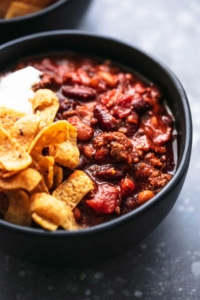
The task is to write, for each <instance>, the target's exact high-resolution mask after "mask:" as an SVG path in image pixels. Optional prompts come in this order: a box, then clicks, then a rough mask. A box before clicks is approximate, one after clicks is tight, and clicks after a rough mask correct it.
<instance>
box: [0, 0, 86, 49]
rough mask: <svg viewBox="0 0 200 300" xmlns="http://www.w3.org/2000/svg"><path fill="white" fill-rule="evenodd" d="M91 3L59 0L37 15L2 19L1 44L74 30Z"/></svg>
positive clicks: (0, 22)
mask: <svg viewBox="0 0 200 300" xmlns="http://www.w3.org/2000/svg"><path fill="white" fill-rule="evenodd" d="M90 2H91V0H58V1H56V2H55V3H54V4H52V5H50V6H48V7H46V8H44V9H42V10H40V11H38V12H36V13H32V14H29V15H25V16H22V17H18V18H14V19H8V20H5V19H1V18H0V44H2V43H5V42H7V41H9V40H12V39H16V38H18V37H21V36H24V35H28V34H32V33H36V32H43V31H48V30H56V29H70V28H74V27H75V26H76V25H77V24H78V22H80V20H81V18H82V17H83V15H84V13H85V11H86V10H87V8H88V6H89V4H90Z"/></svg>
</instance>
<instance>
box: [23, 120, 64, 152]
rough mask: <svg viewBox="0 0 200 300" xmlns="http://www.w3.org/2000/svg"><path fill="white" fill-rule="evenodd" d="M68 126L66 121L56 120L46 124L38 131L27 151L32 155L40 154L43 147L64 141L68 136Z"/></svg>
mask: <svg viewBox="0 0 200 300" xmlns="http://www.w3.org/2000/svg"><path fill="white" fill-rule="evenodd" d="M68 128H69V126H68V122H66V121H58V122H54V123H52V124H50V125H48V126H47V127H45V128H43V129H42V130H41V131H40V132H39V133H38V135H37V136H36V138H35V139H34V140H33V142H32V143H31V145H30V147H29V149H28V152H29V153H31V155H33V156H34V155H38V154H42V150H43V149H44V148H46V147H49V146H50V145H55V144H60V143H63V142H65V141H66V140H67V139H68V136H69V132H68V131H69V129H68Z"/></svg>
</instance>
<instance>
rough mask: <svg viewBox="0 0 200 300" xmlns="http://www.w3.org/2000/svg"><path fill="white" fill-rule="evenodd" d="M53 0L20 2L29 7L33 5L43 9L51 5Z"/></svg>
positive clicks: (22, 0)
mask: <svg viewBox="0 0 200 300" xmlns="http://www.w3.org/2000/svg"><path fill="white" fill-rule="evenodd" d="M53 1H54V0H20V2H23V3H27V4H30V5H35V6H38V7H41V8H44V7H46V6H48V5H49V4H51V3H52V2H53Z"/></svg>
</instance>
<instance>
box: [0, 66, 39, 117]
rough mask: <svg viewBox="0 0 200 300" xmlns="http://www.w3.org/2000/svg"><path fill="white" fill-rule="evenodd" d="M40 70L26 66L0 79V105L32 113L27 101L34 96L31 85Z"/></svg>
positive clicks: (37, 79)
mask: <svg viewBox="0 0 200 300" xmlns="http://www.w3.org/2000/svg"><path fill="white" fill-rule="evenodd" d="M41 74H42V72H40V71H38V70H36V69H35V68H33V67H26V68H24V69H21V70H19V71H16V72H13V73H11V74H8V75H6V76H4V77H2V78H1V79H0V106H5V107H8V108H12V109H14V110H18V111H21V112H24V113H26V114H32V113H33V111H32V105H31V102H30V101H29V99H30V98H32V97H33V96H34V92H33V90H32V86H33V85H34V84H35V83H38V82H39V81H40V80H41V79H40V75H41Z"/></svg>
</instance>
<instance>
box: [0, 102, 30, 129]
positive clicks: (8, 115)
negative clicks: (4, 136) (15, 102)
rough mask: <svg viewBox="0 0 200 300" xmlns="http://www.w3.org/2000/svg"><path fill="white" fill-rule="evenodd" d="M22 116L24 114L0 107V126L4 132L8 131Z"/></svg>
mask: <svg viewBox="0 0 200 300" xmlns="http://www.w3.org/2000/svg"><path fill="white" fill-rule="evenodd" d="M24 116H25V113H22V112H19V111H16V110H13V109H11V108H7V107H4V106H1V107H0V126H1V127H3V128H4V129H5V130H6V131H10V130H11V128H12V127H13V125H14V124H15V122H16V121H17V120H19V119H20V118H22V117H24Z"/></svg>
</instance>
